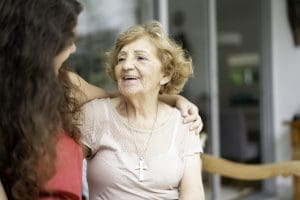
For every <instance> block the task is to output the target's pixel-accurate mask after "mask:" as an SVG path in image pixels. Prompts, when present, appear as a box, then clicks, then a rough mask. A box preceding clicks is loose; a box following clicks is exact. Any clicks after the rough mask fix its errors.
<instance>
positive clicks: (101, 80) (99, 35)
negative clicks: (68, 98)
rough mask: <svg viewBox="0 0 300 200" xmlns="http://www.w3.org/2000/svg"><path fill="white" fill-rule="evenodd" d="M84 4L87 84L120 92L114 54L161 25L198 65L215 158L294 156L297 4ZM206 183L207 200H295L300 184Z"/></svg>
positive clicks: (284, 0) (96, 0) (143, 0)
mask: <svg viewBox="0 0 300 200" xmlns="http://www.w3.org/2000/svg"><path fill="white" fill-rule="evenodd" d="M81 2H82V3H83V4H84V6H85V8H84V11H83V13H82V14H81V15H80V18H79V23H78V27H77V32H78V34H77V36H78V38H77V42H76V45H77V52H76V54H74V55H72V57H71V66H72V68H73V69H74V70H75V71H76V72H77V73H79V74H80V75H81V76H83V77H84V78H85V79H86V80H87V81H89V82H91V83H93V84H95V85H98V86H101V87H103V88H105V89H107V90H113V89H114V83H113V82H112V81H111V80H110V78H108V76H107V75H106V73H105V70H104V62H105V52H106V51H107V50H109V49H110V48H111V47H112V45H113V43H114V41H115V39H116V37H117V35H118V34H119V33H120V32H121V31H123V30H125V29H126V28H128V27H129V26H131V25H133V24H137V23H143V22H146V21H149V20H151V19H156V20H159V21H161V22H162V24H163V25H164V27H165V29H166V30H167V31H168V32H169V34H170V35H171V36H173V37H174V39H175V40H176V41H178V42H179V43H180V44H182V46H183V47H184V48H185V49H186V50H187V51H188V52H189V53H190V55H191V56H192V58H193V62H194V71H195V77H194V78H193V79H191V80H190V81H189V82H188V84H187V85H186V87H185V88H184V90H183V92H182V95H183V96H185V97H187V98H188V99H190V100H191V101H192V102H194V103H195V104H196V105H197V106H198V107H199V110H200V115H201V116H202V118H203V120H204V130H203V131H204V132H206V133H207V136H208V137H207V138H208V141H207V143H206V148H205V151H206V152H208V153H211V154H214V155H217V156H222V157H224V158H227V159H230V160H234V161H239V162H244V163H265V162H277V161H284V160H290V159H291V158H292V155H291V152H292V146H291V138H290V127H289V125H288V124H287V123H285V122H289V121H291V120H292V119H293V118H294V117H295V116H296V115H297V113H300V92H299V90H298V89H297V85H299V84H300V78H299V75H300V48H299V47H298V46H297V45H299V43H298V42H297V37H296V36H295V34H296V33H297V32H295V30H296V29H297V28H295V26H293V23H294V21H293V19H292V18H291V17H292V15H291V12H292V11H291V9H290V10H289V9H288V5H293V6H295V8H296V6H298V7H297V8H298V11H297V12H298V15H299V13H300V12H299V11H300V9H299V3H297V1H296V0H294V1H293V0H185V1H182V0H169V1H168V0H109V1H105V0H81ZM298 2H299V1H298ZM288 3H289V4H288ZM297 4H298V5H297ZM292 8H294V7H292ZM298 20H299V16H298ZM298 23H299V22H298ZM297 91H298V92H297ZM204 184H205V189H206V198H207V199H214V200H217V199H222V200H226V199H292V198H293V182H292V178H276V179H272V180H266V181H262V182H259V181H236V180H231V179H229V178H220V177H218V176H211V175H209V174H204Z"/></svg>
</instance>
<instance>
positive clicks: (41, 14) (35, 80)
mask: <svg viewBox="0 0 300 200" xmlns="http://www.w3.org/2000/svg"><path fill="white" fill-rule="evenodd" d="M81 10H82V7H81V4H80V3H78V2H77V1H76V0H1V1H0V38H1V39H0V102H1V106H0V178H1V181H2V183H3V185H4V188H5V191H6V193H7V195H8V198H9V199H25V200H26V199H38V196H39V192H40V190H41V189H42V188H43V186H44V185H45V183H46V182H47V180H49V178H50V177H51V176H52V175H53V174H54V173H55V168H54V162H53V160H54V159H55V142H56V138H57V137H56V136H57V134H59V132H61V130H64V131H66V132H67V133H69V134H70V136H71V137H73V138H74V139H78V137H79V136H78V135H79V134H78V133H79V132H78V131H77V128H76V127H75V125H74V124H73V122H72V117H71V116H72V113H74V112H76V109H77V104H76V101H75V99H72V98H71V97H70V96H72V95H70V91H71V88H72V87H73V86H72V84H71V83H70V81H69V80H68V76H67V69H66V67H62V68H61V69H60V70H59V76H57V75H56V74H55V71H54V58H55V56H56V55H58V54H59V53H60V52H61V51H62V50H64V48H66V47H67V46H68V45H70V43H71V42H73V39H74V31H73V29H74V27H75V26H76V23H77V16H78V15H79V13H80V12H81Z"/></svg>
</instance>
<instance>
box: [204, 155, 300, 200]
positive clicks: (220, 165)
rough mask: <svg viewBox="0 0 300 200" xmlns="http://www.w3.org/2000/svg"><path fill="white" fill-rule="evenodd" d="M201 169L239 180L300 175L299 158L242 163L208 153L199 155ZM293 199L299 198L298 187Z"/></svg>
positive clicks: (299, 190) (299, 189)
mask: <svg viewBox="0 0 300 200" xmlns="http://www.w3.org/2000/svg"><path fill="white" fill-rule="evenodd" d="M201 158H202V162H203V170H204V171H207V172H209V173H213V174H219V175H221V176H224V177H229V178H233V179H239V180H250V181H251V180H252V181H253V180H263V179H268V178H272V177H276V176H283V177H287V176H297V177H300V160H299V161H298V160H292V161H286V162H279V163H270V164H242V163H238V162H232V161H229V160H226V159H223V158H218V157H215V156H212V155H209V154H205V153H204V154H202V155H201ZM295 190H296V191H294V200H296V199H297V200H298V199H300V196H298V195H299V193H300V188H295Z"/></svg>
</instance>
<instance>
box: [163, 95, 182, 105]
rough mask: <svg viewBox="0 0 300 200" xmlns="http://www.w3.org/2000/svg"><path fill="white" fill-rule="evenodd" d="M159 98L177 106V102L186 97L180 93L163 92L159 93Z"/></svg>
mask: <svg viewBox="0 0 300 200" xmlns="http://www.w3.org/2000/svg"><path fill="white" fill-rule="evenodd" d="M158 98H159V100H161V101H163V102H165V103H166V104H168V105H170V106H176V104H177V102H178V100H179V99H184V97H182V96H180V95H176V94H173V95H168V94H162V95H159V97H158Z"/></svg>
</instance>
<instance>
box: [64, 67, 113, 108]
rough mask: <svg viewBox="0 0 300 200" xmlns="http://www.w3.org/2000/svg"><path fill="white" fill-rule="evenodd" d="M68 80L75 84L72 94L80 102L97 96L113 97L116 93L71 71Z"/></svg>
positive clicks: (82, 102)
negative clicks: (93, 83)
mask: <svg viewBox="0 0 300 200" xmlns="http://www.w3.org/2000/svg"><path fill="white" fill-rule="evenodd" d="M69 78H70V81H71V82H72V83H73V85H75V86H76V88H77V89H76V90H74V91H73V92H72V93H73V96H74V97H75V98H76V100H77V101H78V102H79V103H80V104H84V103H86V102H88V101H90V100H93V99H97V98H106V97H115V96H117V93H109V92H107V91H105V90H104V89H102V88H100V87H97V86H95V85H92V84H90V83H88V82H86V81H85V80H84V79H83V78H82V77H80V76H79V75H78V74H75V73H73V72H69Z"/></svg>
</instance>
